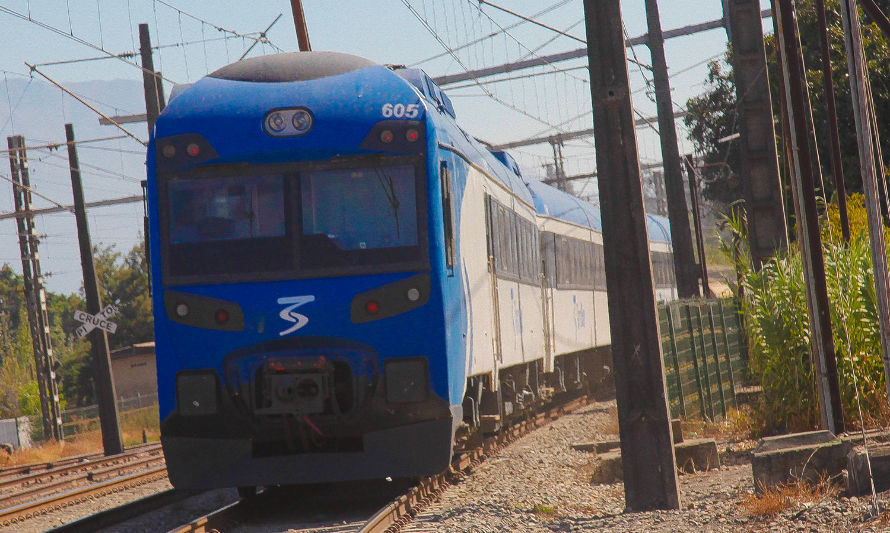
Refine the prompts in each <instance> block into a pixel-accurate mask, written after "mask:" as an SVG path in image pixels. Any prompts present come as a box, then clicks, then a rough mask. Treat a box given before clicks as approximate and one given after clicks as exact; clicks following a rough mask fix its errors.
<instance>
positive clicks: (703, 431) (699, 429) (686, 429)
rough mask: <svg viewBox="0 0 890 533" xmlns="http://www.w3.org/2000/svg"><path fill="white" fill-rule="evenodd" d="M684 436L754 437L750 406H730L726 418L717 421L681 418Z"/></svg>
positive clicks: (720, 438)
mask: <svg viewBox="0 0 890 533" xmlns="http://www.w3.org/2000/svg"><path fill="white" fill-rule="evenodd" d="M682 424H683V437H684V438H709V439H716V440H723V441H726V440H745V439H751V438H754V437H755V433H756V431H755V429H756V428H755V423H754V421H753V419H752V416H751V412H750V408H747V407H743V408H741V409H736V408H730V409H728V410H727V412H726V418H725V419H723V420H720V421H717V422H711V421H708V420H696V419H689V420H683V422H682Z"/></svg>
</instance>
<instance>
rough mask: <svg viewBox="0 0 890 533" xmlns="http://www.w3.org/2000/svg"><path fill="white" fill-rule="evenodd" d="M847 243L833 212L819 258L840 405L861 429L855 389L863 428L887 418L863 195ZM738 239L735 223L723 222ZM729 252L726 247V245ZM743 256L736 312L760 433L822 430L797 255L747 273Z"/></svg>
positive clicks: (853, 206)
mask: <svg viewBox="0 0 890 533" xmlns="http://www.w3.org/2000/svg"><path fill="white" fill-rule="evenodd" d="M848 209H849V212H850V219H851V222H852V223H851V233H852V238H851V241H850V242H849V243H846V244H845V243H843V242H842V240H841V238H840V231H839V223H838V222H837V221H838V217H837V208H836V207H834V206H829V209H828V213H829V214H828V217H827V218H823V220H822V239H823V242H822V244H823V258H824V262H825V274H826V286H827V290H828V297H829V301H830V310H831V323H832V331H833V338H834V345H835V352H836V355H837V365H838V374H839V382H840V389H841V401H842V406H843V410H844V417H845V420H846V421H847V425H848V426H849V427H857V426H859V409H858V406H857V394H856V389H857V386H858V389H859V401H860V402H861V404H862V412H863V414H864V415H865V416H866V417H867V418H866V419H865V423H866V425H869V424H871V423H873V422H876V421H881V420H886V419H887V418H888V415H890V409H888V405H887V401H886V393H885V385H884V372H883V364H882V362H881V341H880V330H879V326H878V319H877V306H876V298H875V284H874V275H873V272H872V267H871V254H870V248H869V242H868V235H867V233H866V231H867V228H866V227H865V225H864V220H865V213H864V212H865V209H864V207H863V204H862V200H861V195H860V196H859V197H857V196H856V195H854V196H852V197H851V200H850V203H849V205H848ZM729 225H730V226H731V227H732V229H733V231H734V232H735V233H736V234H742V235H743V234H744V227H743V223H742V221H741V220H739V219H738V218H736V219H731V220H729ZM725 247H728V245H725ZM749 265H750V262H749V261H747V255H746V254H745V253H744V250H743V253H742V254H741V260H739V264H738V265H737V267H738V268H740V272H741V273H742V275H741V284H742V287H741V288H742V289H743V290H742V291H741V293H740V292H739V287H734V289H735V291H736V294H737V296H738V295H741V296H742V310H743V314H744V317H745V326H746V332H747V335H748V349H749V357H750V360H749V362H750V370H751V372H752V374H753V375H754V376H755V377H756V378H757V379H758V381H759V382H760V385H761V386H762V387H763V396H762V399H761V405H760V406H759V409H757V416H756V418H757V419H758V425H759V426H760V427H761V428H762V431H763V432H764V433H766V434H771V433H780V432H785V431H806V430H810V429H814V428H818V427H819V426H820V414H819V400H818V395H817V393H816V383H815V375H814V372H813V361H812V360H811V359H812V356H811V350H810V340H811V339H810V325H809V318H808V314H807V304H806V285H805V283H804V276H803V263H802V260H801V256H800V254H799V253H798V252H797V251H796V250H793V249H792V250H791V251H789V252H788V253H787V254H785V255H782V256H777V257H775V258H773V259H771V260H770V261H768V262H767V263H766V264H764V265H763V267H762V268H761V270H760V271H759V272H755V271H754V270H753V269H751V268H750V266H749Z"/></svg>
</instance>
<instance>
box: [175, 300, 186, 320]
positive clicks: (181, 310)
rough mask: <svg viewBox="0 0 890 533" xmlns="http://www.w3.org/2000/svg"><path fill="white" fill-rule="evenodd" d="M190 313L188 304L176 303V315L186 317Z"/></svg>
mask: <svg viewBox="0 0 890 533" xmlns="http://www.w3.org/2000/svg"><path fill="white" fill-rule="evenodd" d="M188 314H189V306H188V304H184V303H181V304H177V305H176V316H178V317H179V318H185V317H187V316H188Z"/></svg>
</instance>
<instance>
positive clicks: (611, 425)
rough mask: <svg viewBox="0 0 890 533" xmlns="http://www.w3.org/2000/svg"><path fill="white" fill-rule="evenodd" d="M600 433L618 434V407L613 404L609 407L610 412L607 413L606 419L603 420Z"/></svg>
mask: <svg viewBox="0 0 890 533" xmlns="http://www.w3.org/2000/svg"><path fill="white" fill-rule="evenodd" d="M600 433H601V434H603V435H618V434H619V431H618V407H617V406H614V405H613V406H611V407H609V412H608V413H606V421H605V422H603V426H602V428H600Z"/></svg>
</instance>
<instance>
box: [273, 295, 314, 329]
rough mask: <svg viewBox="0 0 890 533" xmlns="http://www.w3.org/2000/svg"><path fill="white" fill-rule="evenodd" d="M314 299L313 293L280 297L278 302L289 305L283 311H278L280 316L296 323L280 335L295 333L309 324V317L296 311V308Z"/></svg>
mask: <svg viewBox="0 0 890 533" xmlns="http://www.w3.org/2000/svg"><path fill="white" fill-rule="evenodd" d="M314 301H315V296H313V295H311V294H309V295H306V296H286V297H284V298H279V299H278V304H279V305H286V306H287V307H285V308H284V309H282V310H281V312H280V313H278V316H280V317H281V318H282V319H284V320H287V321H288V322H293V324H294V325H293V326H291V327H289V328H287V329H286V330H284V331H282V332H281V333H279V334H278V335H279V336H281V337H284V336H285V335H288V334H290V333H293V332H295V331H297V330H298V329H300V328H302V327H303V326H305V325H306V324H308V323H309V317H307V316H306V315H303V314H300V313H297V312H296V311H294V309H296V308H297V307H300V306H301V305H305V304H308V303H311V302H314Z"/></svg>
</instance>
